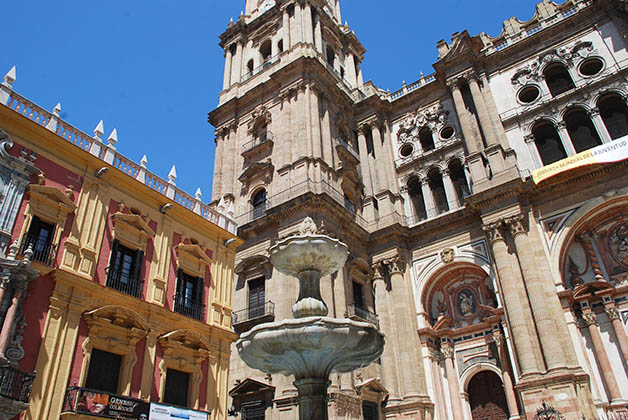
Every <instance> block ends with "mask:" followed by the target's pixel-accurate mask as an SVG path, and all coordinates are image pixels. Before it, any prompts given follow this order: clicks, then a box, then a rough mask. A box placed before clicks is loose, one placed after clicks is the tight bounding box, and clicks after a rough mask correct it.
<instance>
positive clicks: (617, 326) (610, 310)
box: [604, 300, 628, 367]
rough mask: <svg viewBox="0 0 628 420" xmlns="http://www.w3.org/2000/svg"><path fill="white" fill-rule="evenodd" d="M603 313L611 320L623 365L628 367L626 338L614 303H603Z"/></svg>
mask: <svg viewBox="0 0 628 420" xmlns="http://www.w3.org/2000/svg"><path fill="white" fill-rule="evenodd" d="M604 312H606V315H607V316H608V319H610V320H611V324H612V325H613V331H615V337H617V344H618V345H619V349H620V350H621V354H622V356H623V358H624V364H625V365H626V367H628V337H626V330H624V325H623V323H622V320H621V315H620V313H619V311H618V310H617V306H616V305H615V302H614V301H612V300H611V301H609V302H604Z"/></svg>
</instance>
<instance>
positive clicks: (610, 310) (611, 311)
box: [604, 306, 621, 320]
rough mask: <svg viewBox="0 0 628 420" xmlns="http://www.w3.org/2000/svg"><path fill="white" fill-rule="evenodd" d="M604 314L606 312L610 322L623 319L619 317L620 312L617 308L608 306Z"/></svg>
mask: <svg viewBox="0 0 628 420" xmlns="http://www.w3.org/2000/svg"><path fill="white" fill-rule="evenodd" d="M604 312H606V315H607V316H608V319H610V320H613V319H621V317H620V315H619V310H617V307H616V306H607V307H606V308H604Z"/></svg>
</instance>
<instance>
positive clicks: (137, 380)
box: [131, 338, 146, 398]
mask: <svg viewBox="0 0 628 420" xmlns="http://www.w3.org/2000/svg"><path fill="white" fill-rule="evenodd" d="M145 349H146V338H142V339H141V340H140V341H139V342H138V343H137V345H136V346H135V354H136V356H137V361H136V362H135V366H133V373H132V374H131V396H132V397H135V398H139V396H140V387H141V386H142V368H143V366H144V350H145Z"/></svg>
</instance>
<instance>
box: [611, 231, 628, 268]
mask: <svg viewBox="0 0 628 420" xmlns="http://www.w3.org/2000/svg"><path fill="white" fill-rule="evenodd" d="M607 241H608V248H609V250H610V251H611V256H612V257H613V259H614V260H615V261H616V262H618V263H619V264H620V265H622V266H623V267H624V268H628V223H621V224H619V225H617V226H615V227H614V228H613V229H612V230H611V231H610V234H609V235H608V240H607Z"/></svg>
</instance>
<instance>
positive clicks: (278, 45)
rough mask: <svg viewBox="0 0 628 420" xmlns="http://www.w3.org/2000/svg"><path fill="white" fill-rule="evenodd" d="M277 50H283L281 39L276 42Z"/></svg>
mask: <svg viewBox="0 0 628 420" xmlns="http://www.w3.org/2000/svg"><path fill="white" fill-rule="evenodd" d="M277 51H279V52H280V53H282V52H283V39H280V40H279V42H278V43H277Z"/></svg>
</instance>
